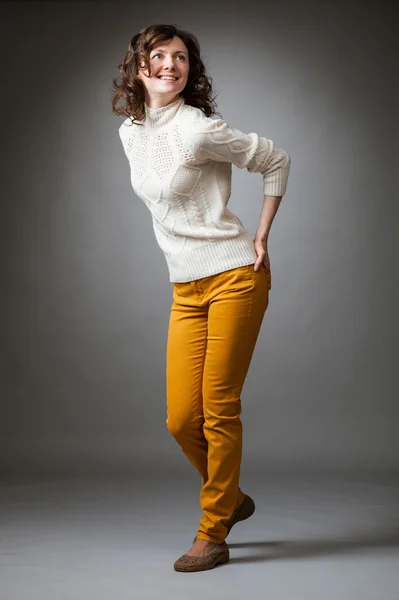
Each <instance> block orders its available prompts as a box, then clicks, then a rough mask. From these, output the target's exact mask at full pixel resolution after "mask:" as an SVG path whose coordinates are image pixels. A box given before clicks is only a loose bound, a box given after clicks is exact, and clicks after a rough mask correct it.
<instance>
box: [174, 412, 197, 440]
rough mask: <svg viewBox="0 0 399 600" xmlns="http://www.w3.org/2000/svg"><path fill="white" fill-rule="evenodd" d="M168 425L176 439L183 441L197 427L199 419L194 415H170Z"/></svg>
mask: <svg viewBox="0 0 399 600" xmlns="http://www.w3.org/2000/svg"><path fill="white" fill-rule="evenodd" d="M166 427H167V429H168V431H169V433H170V434H171V435H172V436H173V437H174V438H175V439H176V440H180V441H181V440H182V439H184V438H186V437H187V436H188V435H191V434H192V433H193V432H194V431H195V430H196V429H197V421H196V419H193V418H192V416H185V415H169V416H168V418H167V419H166ZM198 427H202V423H199V424H198Z"/></svg>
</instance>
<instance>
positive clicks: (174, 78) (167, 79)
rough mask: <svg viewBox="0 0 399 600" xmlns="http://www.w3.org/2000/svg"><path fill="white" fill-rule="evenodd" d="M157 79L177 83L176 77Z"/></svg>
mask: <svg viewBox="0 0 399 600" xmlns="http://www.w3.org/2000/svg"><path fill="white" fill-rule="evenodd" d="M159 79H165V80H166V81H177V77H162V76H161V77H160V78H159Z"/></svg>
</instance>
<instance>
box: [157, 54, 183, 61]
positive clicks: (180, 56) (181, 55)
mask: <svg viewBox="0 0 399 600" xmlns="http://www.w3.org/2000/svg"><path fill="white" fill-rule="evenodd" d="M157 56H162V53H161V52H157V53H156V54H154V55H153V57H152V58H156V57H157ZM178 57H179V58H181V59H183V60H186V57H185V55H184V54H178Z"/></svg>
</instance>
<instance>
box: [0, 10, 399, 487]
mask: <svg viewBox="0 0 399 600" xmlns="http://www.w3.org/2000/svg"><path fill="white" fill-rule="evenodd" d="M393 16H394V3H392V5H391V3H389V2H377V1H376V2H363V3H356V2H346V3H336V2H335V3H333V2H293V1H292V2H287V1H282V2H264V3H263V4H260V3H258V2H257V1H256V0H251V1H246V2H245V3H243V4H242V6H240V4H239V3H234V2H229V3H228V4H227V3H226V4H225V3H221V2H219V3H218V2H216V3H213V2H212V3H203V2H201V3H197V4H195V3H194V4H189V3H182V2H167V3H166V2H151V3H133V2H131V3H118V2H98V3H95V2H91V3H90V2H89V3H85V2H83V3H78V2H69V3H50V2H48V3H47V2H29V3H18V2H16V3H12V4H11V3H4V2H3V3H1V43H2V52H1V61H2V63H3V64H2V94H1V102H2V107H1V108H2V110H1V118H2V124H1V137H2V142H3V151H2V161H1V162H2V167H3V176H2V182H1V184H2V192H3V193H2V199H1V209H2V218H1V243H2V252H1V264H2V271H1V279H2V281H1V283H2V294H1V300H2V302H1V307H2V310H1V319H2V322H1V331H2V349H3V358H2V361H1V367H2V378H1V398H2V399H1V421H0V427H1V431H0V433H1V452H0V466H1V470H2V472H3V474H5V475H13V476H16V475H19V474H22V475H30V474H40V473H42V474H44V473H52V474H61V475H62V474H63V473H103V472H104V473H109V472H135V471H138V470H144V471H145V470H150V469H152V468H161V469H164V470H168V469H171V470H173V471H174V473H186V472H188V471H190V470H191V469H192V467H191V465H189V463H188V461H187V460H186V458H185V457H184V455H183V454H182V452H181V451H180V449H179V447H178V446H177V444H176V442H175V441H174V440H173V438H172V437H171V436H170V434H169V432H168V431H167V429H166V424H165V419H166V403H165V346H166V336H167V325H168V317H169V309H170V305H171V301H172V285H171V283H170V282H169V279H168V274H167V267H166V262H165V260H164V257H163V254H162V252H161V250H160V249H159V248H158V246H157V244H156V241H155V237H154V234H153V230H152V225H151V219H150V214H149V213H148V212H147V209H146V207H145V206H144V204H143V203H142V202H141V201H140V200H139V199H138V198H137V197H136V196H135V195H134V193H133V190H132V188H131V185H130V173H129V167H128V163H127V160H126V158H125V155H124V153H123V150H122V147H121V144H120V141H119V136H118V127H119V125H120V123H121V122H122V118H118V117H117V116H115V115H113V114H112V113H111V111H110V98H111V79H112V77H114V76H115V75H116V74H117V65H118V64H119V62H120V61H121V59H122V57H123V55H124V53H125V50H126V48H127V44H128V42H129V39H130V38H131V36H132V35H133V34H134V33H136V32H137V31H138V30H139V29H141V28H142V27H144V26H145V25H148V24H150V23H153V22H158V23H161V22H166V23H175V24H177V25H179V26H181V27H184V28H187V29H190V30H192V31H194V32H195V33H196V34H197V36H198V38H199V40H200V42H201V46H202V52H203V57H204V60H205V63H206V65H207V68H208V72H209V74H210V75H211V77H212V78H213V82H214V87H215V91H216V92H217V93H218V97H217V102H218V110H219V111H220V112H221V113H222V115H223V118H224V119H225V120H226V121H227V122H228V123H229V125H230V126H232V127H236V128H238V129H241V130H242V131H244V132H247V133H249V132H253V131H255V132H257V133H258V134H259V135H261V136H265V137H269V138H271V139H273V140H274V141H275V143H276V144H277V145H279V146H281V147H282V148H284V149H285V150H286V151H287V152H288V153H289V154H290V155H291V158H292V170H291V177H290V181H289V187H288V191H287V194H286V196H285V197H284V199H283V201H282V204H281V207H280V210H279V212H278V214H277V217H276V219H275V222H274V224H273V227H272V233H271V238H270V246H269V250H270V258H271V265H272V291H271V295H270V305H269V308H268V310H267V312H266V315H265V320H264V322H263V326H262V330H261V333H260V337H259V341H258V345H257V347H256V350H255V354H254V357H253V361H252V364H251V367H250V370H249V373H248V377H247V380H246V382H245V386H244V390H243V394H242V404H243V413H242V420H243V426H244V455H243V471H244V470H246V469H257V470H260V469H262V470H267V469H268V470H275V471H282V470H287V469H319V470H321V471H326V470H332V469H338V470H339V469H352V470H364V469H377V470H378V469H380V470H385V469H391V470H392V469H397V468H398V466H399V433H398V429H399V428H398V422H399V414H398V378H397V372H395V368H397V363H398V327H397V323H398V321H397V306H398V305H399V304H398V300H399V298H398V268H397V256H398V255H397V243H396V242H397V217H398V188H397V181H396V177H395V176H396V175H397V169H398V166H397V159H398V143H397V140H398V124H397V123H398V118H397V117H398V115H397V106H398V94H397V92H396V91H395V82H394V79H395V76H396V70H397V65H396V62H395V54H396V52H395V50H396V49H395V48H394V43H395V44H396V42H394V39H395V36H396V32H395V31H394V26H393V25H394V18H393ZM262 200H263V195H262V177H261V176H260V175H255V174H249V173H248V172H247V171H246V170H245V169H244V170H242V171H241V170H239V169H236V168H234V169H233V193H232V198H231V203H230V205H229V207H230V208H231V209H232V210H233V211H234V212H235V213H236V214H237V215H238V216H239V217H240V218H241V219H242V220H243V222H244V225H245V226H246V227H247V229H248V230H249V231H250V232H251V233H252V234H254V233H255V229H256V225H257V222H258V217H259V214H260V210H261V205H262ZM395 234H396V235H395ZM245 472H246V471H245Z"/></svg>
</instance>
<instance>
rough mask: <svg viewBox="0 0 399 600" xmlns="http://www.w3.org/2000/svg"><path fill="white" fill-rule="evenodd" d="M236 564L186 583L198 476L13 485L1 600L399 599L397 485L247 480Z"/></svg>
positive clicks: (369, 480) (388, 480)
mask: <svg viewBox="0 0 399 600" xmlns="http://www.w3.org/2000/svg"><path fill="white" fill-rule="evenodd" d="M241 486H242V489H243V491H244V492H246V493H248V494H250V495H251V496H252V497H253V498H254V500H255V503H256V511H255V513H254V515H253V516H252V517H251V518H250V519H248V520H247V521H245V522H242V523H237V524H236V525H235V526H234V528H233V529H232V531H231V533H230V535H229V536H228V538H227V540H226V541H227V543H228V545H229V548H230V562H229V563H228V564H226V565H219V566H217V567H216V568H214V569H212V570H210V571H204V572H200V573H179V572H176V571H175V570H174V569H173V563H174V561H175V560H176V559H177V558H178V557H179V556H181V555H182V554H184V553H185V552H186V551H187V550H188V549H189V548H190V547H191V541H192V538H193V537H194V535H195V534H196V531H197V527H198V522H199V519H200V516H201V511H200V506H199V487H196V486H195V485H194V484H193V479H192V478H180V479H173V478H172V477H170V476H166V475H164V476H153V477H150V476H147V478H142V477H139V476H137V477H133V476H132V477H130V478H126V479H121V478H118V479H116V478H115V479H113V478H110V477H107V478H104V479H100V478H96V479H88V478H84V477H78V478H69V479H62V478H58V479H57V478H47V479H46V478H41V479H40V478H37V479H19V480H16V479H14V480H7V481H3V482H2V483H1V487H0V492H1V497H0V518H1V534H0V599H1V600H55V599H56V600H111V599H112V600H125V599H131V598H134V599H137V600H150V599H151V600H161V599H162V600H167V599H169V598H171V599H174V600H176V599H180V598H181V599H185V600H186V599H187V598H189V599H190V600H197V599H198V600H199V599H200V598H201V599H203V598H207V599H208V600H213V599H215V600H216V599H217V600H224V599H225V598H226V599H229V600H239V599H240V600H241V599H243V598H245V599H246V600H249V599H251V600H252V599H256V600H258V599H263V598H265V599H268V600H338V599H339V600H399V481H398V478H397V477H396V478H394V477H392V476H391V477H385V478H384V477H381V476H379V477H376V478H373V477H372V476H367V477H366V476H363V477H353V478H350V477H345V478H340V477H337V476H335V477H333V478H327V477H325V476H324V477H317V476H312V477H306V476H302V477H298V476H294V475H293V476H289V475H286V476H284V477H282V476H280V477H277V476H267V475H264V476H263V477H262V478H259V477H257V478H256V480H255V479H253V480H252V479H251V478H247V479H246V481H245V485H244V484H243V482H241Z"/></svg>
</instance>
